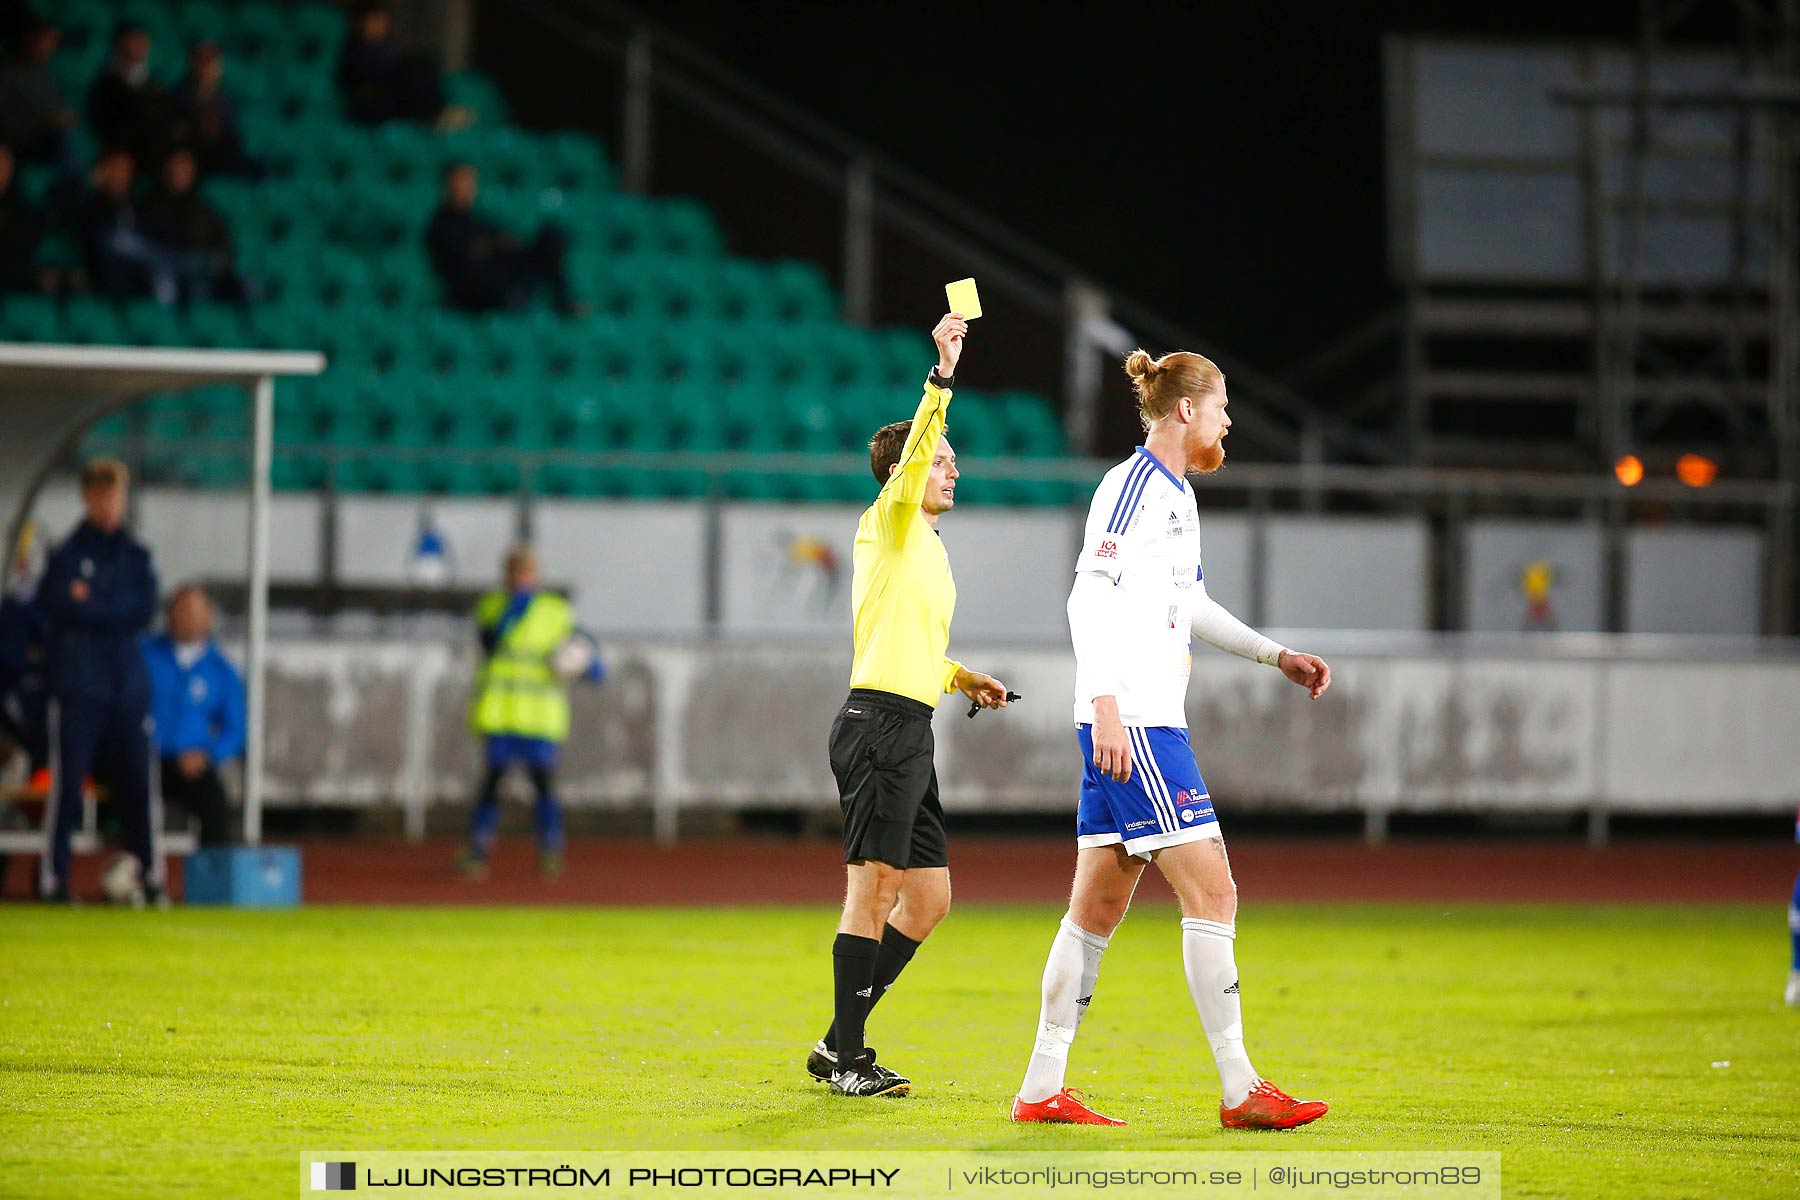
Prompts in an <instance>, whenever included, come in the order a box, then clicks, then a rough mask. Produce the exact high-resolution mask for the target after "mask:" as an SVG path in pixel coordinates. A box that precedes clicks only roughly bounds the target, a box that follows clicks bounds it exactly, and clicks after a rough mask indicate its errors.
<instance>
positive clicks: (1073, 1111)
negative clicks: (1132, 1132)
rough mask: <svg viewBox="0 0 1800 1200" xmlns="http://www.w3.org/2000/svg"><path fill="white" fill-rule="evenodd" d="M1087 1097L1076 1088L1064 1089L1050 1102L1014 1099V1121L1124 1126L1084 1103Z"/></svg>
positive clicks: (1049, 1100) (1050, 1099)
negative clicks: (1028, 1101)
mask: <svg viewBox="0 0 1800 1200" xmlns="http://www.w3.org/2000/svg"><path fill="white" fill-rule="evenodd" d="M1086 1098H1087V1097H1086V1096H1084V1095H1083V1094H1082V1093H1081V1092H1078V1091H1076V1090H1075V1089H1074V1088H1064V1089H1063V1090H1062V1091H1060V1092H1058V1093H1056V1095H1054V1096H1052V1097H1050V1098H1049V1099H1048V1100H1039V1101H1038V1102H1037V1103H1035V1104H1028V1103H1026V1102H1025V1101H1023V1100H1021V1099H1019V1098H1018V1097H1017V1096H1014V1097H1013V1109H1012V1119H1013V1120H1015V1121H1021V1122H1024V1121H1039V1122H1043V1123H1045V1124H1051V1125H1123V1124H1124V1123H1125V1122H1123V1121H1117V1120H1114V1119H1113V1118H1112V1117H1103V1116H1101V1115H1100V1114H1099V1113H1097V1112H1095V1111H1094V1110H1093V1109H1091V1108H1089V1107H1088V1106H1087V1105H1086V1104H1083V1103H1082V1101H1083V1100H1085V1099H1086Z"/></svg>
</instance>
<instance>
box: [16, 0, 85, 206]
mask: <svg viewBox="0 0 1800 1200" xmlns="http://www.w3.org/2000/svg"><path fill="white" fill-rule="evenodd" d="M61 44H62V30H60V29H58V28H57V27H56V26H54V25H52V24H50V22H48V21H45V20H42V19H40V18H38V17H28V18H26V20H25V23H24V25H23V27H22V28H21V29H20V30H19V32H18V34H17V35H16V37H15V38H14V39H13V40H12V41H11V42H10V43H9V50H8V53H7V56H6V61H5V63H4V64H0V134H3V135H4V136H5V137H6V138H7V139H8V140H9V141H10V142H11V143H12V146H13V149H14V151H15V152H16V153H17V154H18V156H19V157H20V158H21V159H23V160H24V161H26V162H41V163H50V164H51V165H53V166H55V167H57V168H58V169H59V170H62V171H65V172H72V171H74V170H76V166H77V164H76V161H75V151H74V142H73V141H72V139H71V138H70V137H69V131H70V130H72V129H74V128H75V123H76V120H77V117H76V113H75V109H74V107H73V106H72V105H70V104H69V102H68V101H67V100H65V99H64V98H63V94H62V85H61V84H59V83H57V81H56V72H55V71H53V70H52V69H51V67H50V60H51V59H52V58H54V57H55V56H56V49H57V47H58V46H60V45H61Z"/></svg>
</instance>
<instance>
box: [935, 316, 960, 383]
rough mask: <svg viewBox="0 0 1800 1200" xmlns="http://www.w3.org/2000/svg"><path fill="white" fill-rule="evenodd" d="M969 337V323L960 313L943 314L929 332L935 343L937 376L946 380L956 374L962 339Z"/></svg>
mask: <svg viewBox="0 0 1800 1200" xmlns="http://www.w3.org/2000/svg"><path fill="white" fill-rule="evenodd" d="M968 335H969V323H968V322H967V321H965V320H963V318H962V314H961V313H945V314H944V319H943V320H941V321H939V322H938V323H937V328H936V329H933V330H932V331H931V340H932V341H934V342H936V343H937V352H938V374H939V375H942V376H944V377H946V378H948V377H950V376H952V375H955V374H956V363H957V360H959V359H960V358H962V348H963V339H964V338H965V337H967V336H968Z"/></svg>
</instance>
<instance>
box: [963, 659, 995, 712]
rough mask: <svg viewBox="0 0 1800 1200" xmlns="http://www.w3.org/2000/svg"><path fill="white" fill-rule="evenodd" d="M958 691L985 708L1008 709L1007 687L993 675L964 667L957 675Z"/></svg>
mask: <svg viewBox="0 0 1800 1200" xmlns="http://www.w3.org/2000/svg"><path fill="white" fill-rule="evenodd" d="M956 690H957V691H959V692H961V693H962V694H963V695H965V696H967V697H968V698H969V699H971V700H973V701H974V702H975V703H977V704H979V705H981V707H983V708H1005V707H1006V685H1005V684H1004V683H1001V682H1000V681H999V680H998V679H995V678H994V677H993V676H992V675H983V674H982V673H981V672H980V671H971V670H969V668H967V667H963V668H962V669H961V670H959V671H957V673H956Z"/></svg>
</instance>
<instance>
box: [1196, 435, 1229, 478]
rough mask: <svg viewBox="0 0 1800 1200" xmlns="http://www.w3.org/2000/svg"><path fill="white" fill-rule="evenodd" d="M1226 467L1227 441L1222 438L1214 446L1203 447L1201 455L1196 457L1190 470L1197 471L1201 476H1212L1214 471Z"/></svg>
mask: <svg viewBox="0 0 1800 1200" xmlns="http://www.w3.org/2000/svg"><path fill="white" fill-rule="evenodd" d="M1224 465H1225V439H1224V438H1220V439H1219V440H1218V441H1216V442H1214V443H1213V444H1212V445H1210V446H1206V447H1203V448H1202V449H1201V451H1200V453H1199V454H1197V455H1195V456H1194V460H1193V463H1192V464H1191V465H1190V467H1189V470H1192V471H1195V472H1197V473H1199V474H1201V475H1211V474H1212V473H1213V472H1214V471H1216V470H1218V469H1219V468H1220V467H1222V466H1224Z"/></svg>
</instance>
